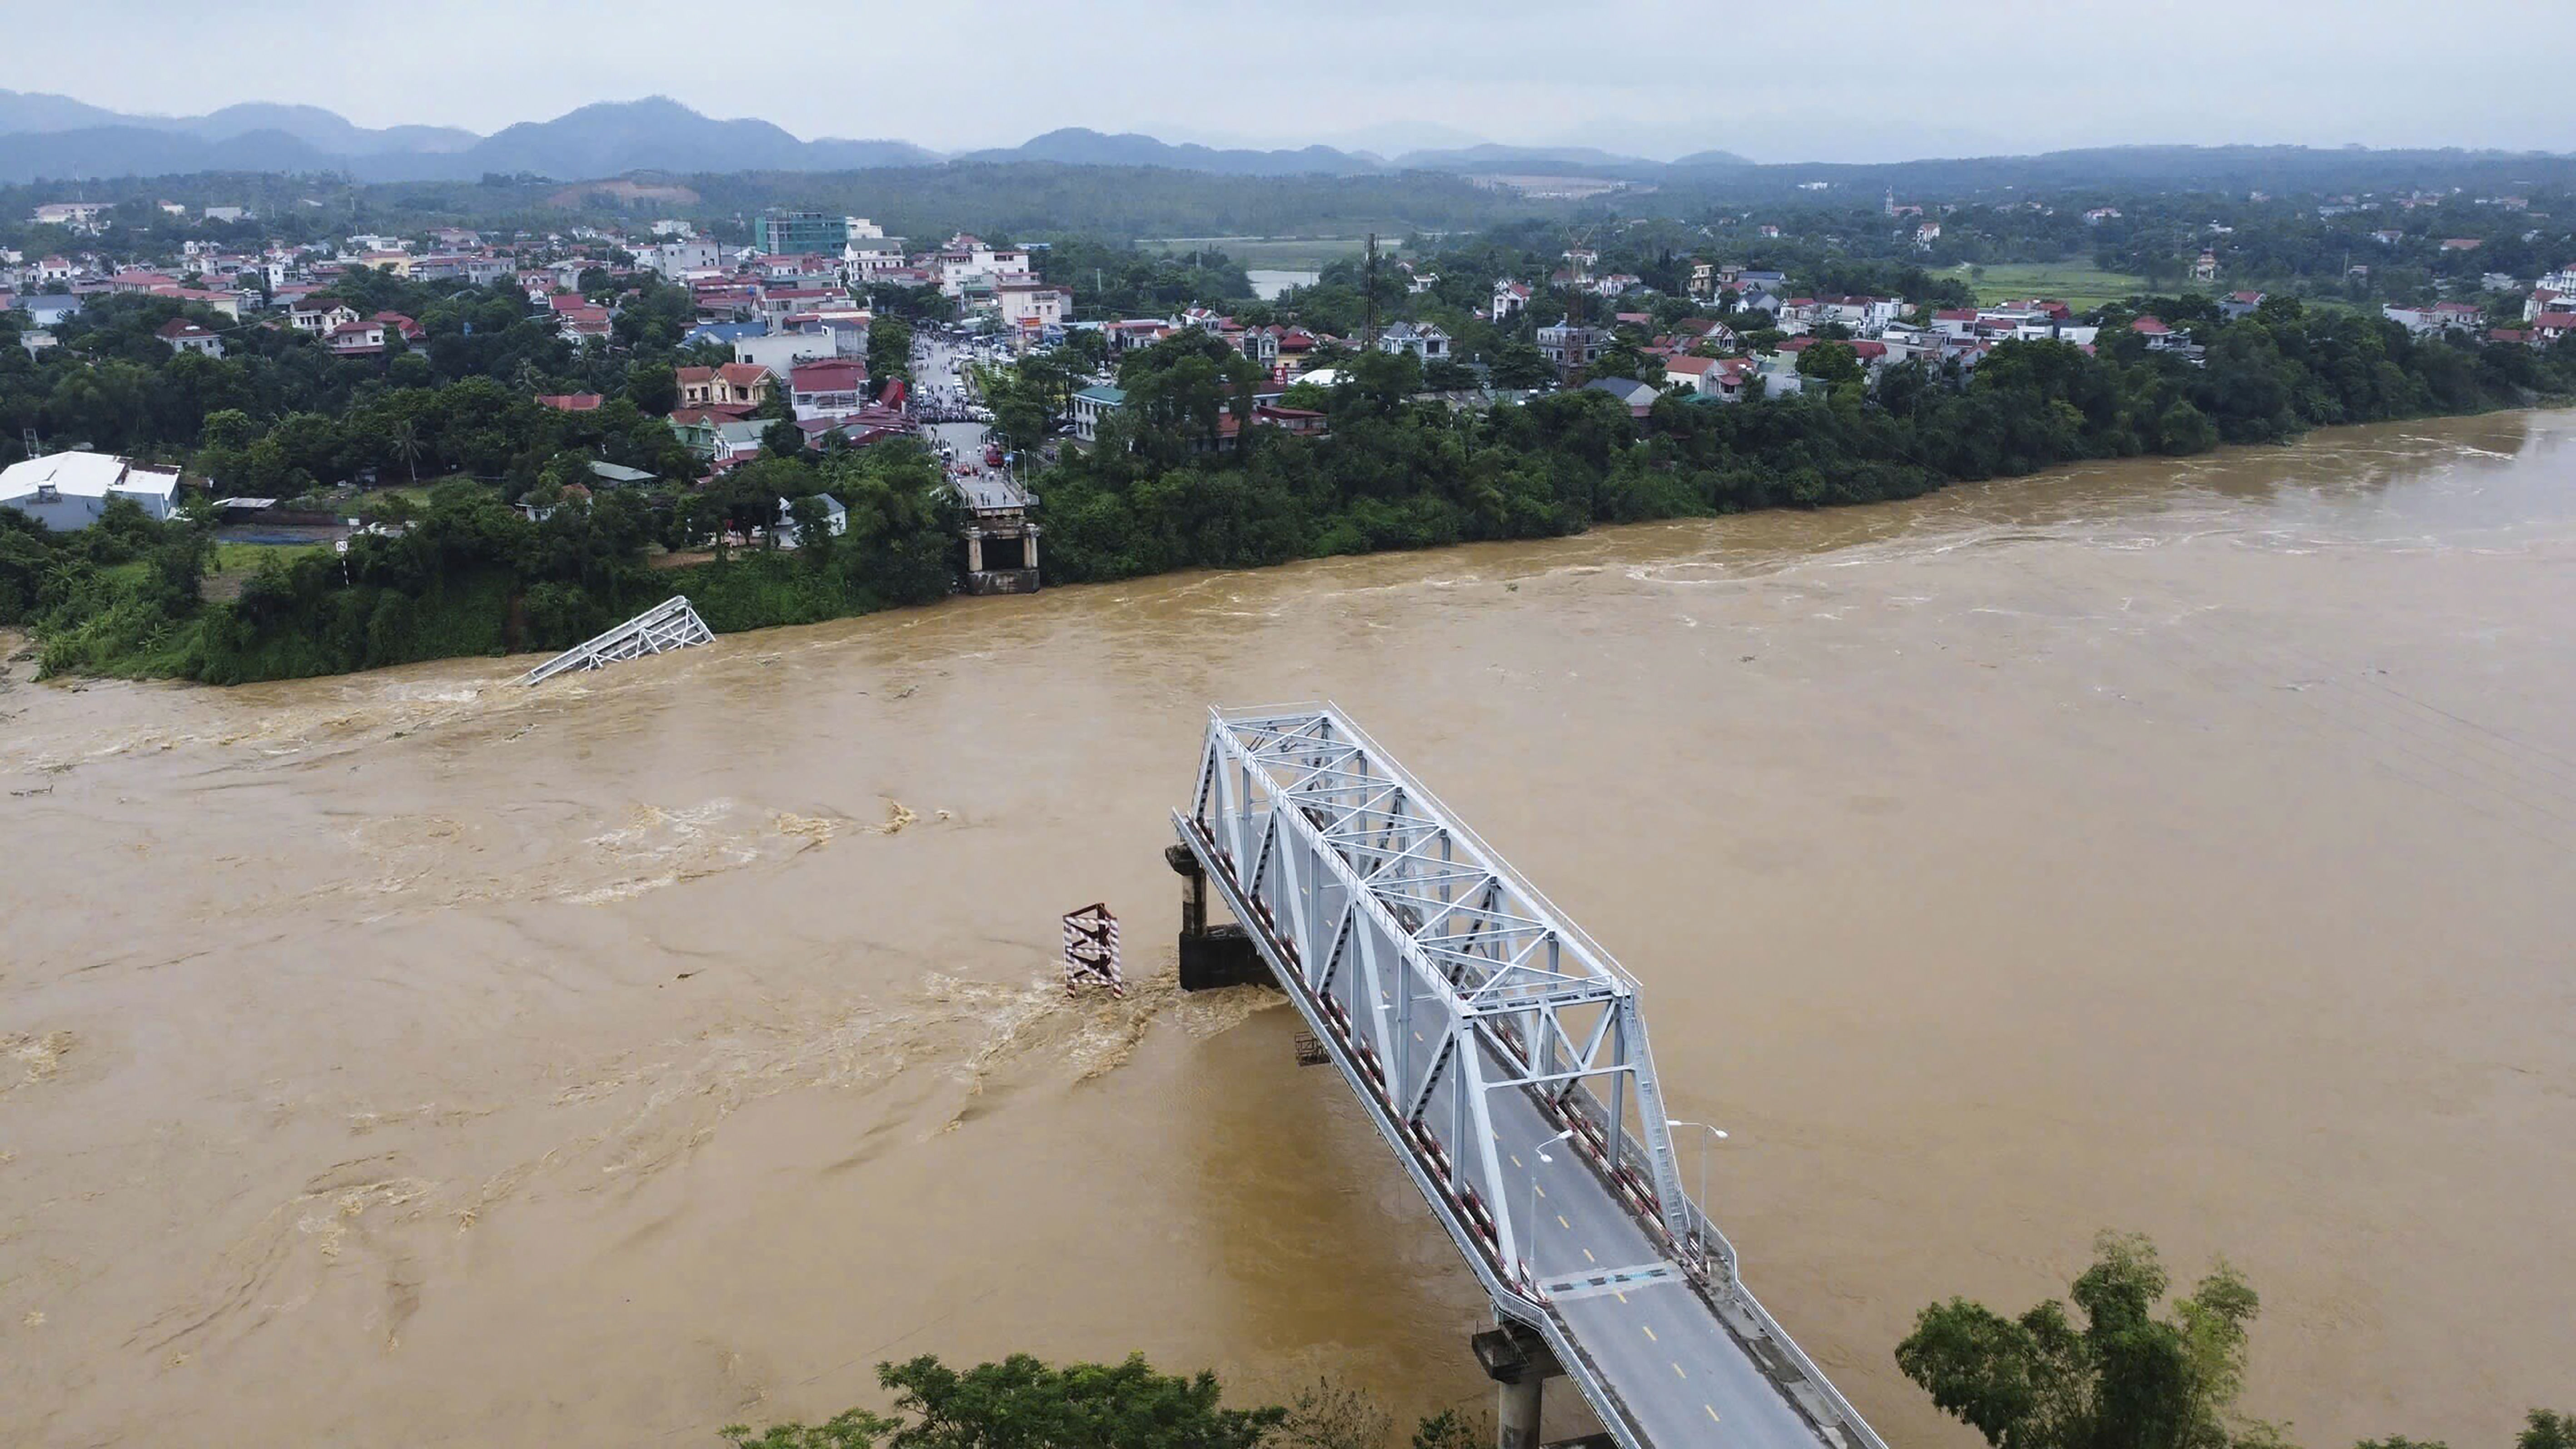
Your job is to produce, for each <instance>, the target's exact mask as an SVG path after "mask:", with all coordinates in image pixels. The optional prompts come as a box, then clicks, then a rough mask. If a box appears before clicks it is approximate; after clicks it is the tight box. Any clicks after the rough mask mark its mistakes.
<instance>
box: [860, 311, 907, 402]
mask: <svg viewBox="0 0 2576 1449" xmlns="http://www.w3.org/2000/svg"><path fill="white" fill-rule="evenodd" d="M868 376H869V377H870V378H872V379H874V380H875V381H876V383H877V385H878V386H879V387H880V388H882V387H883V386H884V385H885V384H887V383H888V382H891V381H893V380H894V379H896V378H898V377H904V378H908V377H910V376H912V324H911V323H909V322H906V321H904V320H903V319H902V318H900V317H888V316H885V315H883V314H882V313H880V314H879V315H877V316H876V317H875V318H873V319H871V320H870V321H869V323H868Z"/></svg>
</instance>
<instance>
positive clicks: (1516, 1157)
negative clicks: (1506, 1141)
mask: <svg viewBox="0 0 2576 1449" xmlns="http://www.w3.org/2000/svg"><path fill="white" fill-rule="evenodd" d="M1520 1165H1521V1159H1520V1154H1519V1153H1514V1154H1512V1166H1514V1167H1518V1166H1520Z"/></svg>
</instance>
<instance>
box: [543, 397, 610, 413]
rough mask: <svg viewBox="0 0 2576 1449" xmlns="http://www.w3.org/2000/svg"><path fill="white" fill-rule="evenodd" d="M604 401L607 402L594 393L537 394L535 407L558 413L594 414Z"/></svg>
mask: <svg viewBox="0 0 2576 1449" xmlns="http://www.w3.org/2000/svg"><path fill="white" fill-rule="evenodd" d="M605 401H607V399H605V398H603V397H601V396H600V395H599V394H598V393H595V392H541V393H538V394H537V405H538V406H539V407H549V408H553V409H554V410H555V411H556V412H559V413H595V412H597V411H599V405H600V404H601V403H603V402H605Z"/></svg>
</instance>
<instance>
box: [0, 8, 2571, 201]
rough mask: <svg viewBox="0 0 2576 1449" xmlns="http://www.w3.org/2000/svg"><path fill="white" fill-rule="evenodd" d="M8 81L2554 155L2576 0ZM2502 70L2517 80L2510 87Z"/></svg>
mask: <svg viewBox="0 0 2576 1449" xmlns="http://www.w3.org/2000/svg"><path fill="white" fill-rule="evenodd" d="M77 9H78V12H79V16H80V24H79V26H78V27H77V28H76V29H74V30H71V31H67V32H64V33H63V34H61V35H59V36H57V37H56V38H55V40H54V41H52V42H49V43H46V44H42V45H10V46H6V47H0V86H5V87H8V88H11V89H15V90H32V91H53V92H59V93H62V94H66V95H71V96H75V97H77V98H79V99H81V100H85V101H90V102H92V103H94V104H98V105H106V106H113V107H115V108H117V109H120V110H129V111H151V112H157V113H163V114H172V113H193V112H199V111H205V110H211V109H213V108H215V107H217V106H222V105H226V104H229V103H232V102H235V101H245V100H276V101H301V102H307V103H311V104H314V105H320V106H327V107H329V108H331V109H332V110H335V111H338V112H340V113H341V114H343V115H345V116H347V117H349V118H350V119H351V120H353V121H356V122H358V123H360V124H362V125H370V126H382V125H389V124H394V123H398V122H414V121H416V122H429V123H437V124H446V125H458V126H465V127H469V128H471V129H473V130H476V131H485V132H488V131H493V130H497V129H499V128H500V127H502V126H505V125H508V124H510V123H511V122H514V121H522V120H543V119H547V118H549V117H552V116H554V115H557V114H560V113H561V112H563V111H566V110H569V109H571V108H572V107H574V106H577V105H581V104H583V103H586V102H589V101H596V100H628V99H633V98H635V97H638V96H644V95H652V94H663V95H669V96H672V97H674V98H676V99H678V100H680V101H683V102H685V103H687V104H688V105H691V106H693V107H695V108H697V109H699V110H701V111H705V112H707V113H708V114H710V115H716V116H758V117H760V118H762V119H765V120H770V121H774V122H776V123H778V124H779V125H781V126H784V127H786V128H787V129H788V130H790V131H793V132H795V133H796V134H797V135H799V136H804V137H809V138H810V137H815V136H853V137H876V136H891V137H899V138H901V139H904V140H909V141H914V142H918V143H920V144H922V145H925V146H929V147H931V148H933V149H937V150H956V149H962V148H966V147H972V146H987V145H1009V144H1014V143H1017V142H1019V141H1023V140H1026V139H1027V138H1028V137H1029V136H1031V135H1033V134H1035V133H1037V132H1040V131H1044V130H1050V129H1053V128H1054V127H1057V126H1091V127H1095V128H1098V129H1101V130H1111V131H1116V130H1138V131H1146V132H1150V133H1152V134H1155V135H1158V136H1161V137H1163V138H1164V139H1166V140H1200V141H1207V142H1211V143H1216V144H1260V145H1282V144H1298V143H1304V142H1308V141H1316V140H1322V141H1327V142H1334V141H1345V140H1350V139H1352V138H1357V139H1358V140H1359V141H1360V142H1361V143H1364V144H1365V143H1376V144H1378V145H1379V146H1380V147H1381V148H1382V149H1383V148H1384V147H1385V146H1387V145H1396V146H1401V145H1406V144H1413V143H1415V142H1417V141H1434V140H1439V139H1442V138H1444V137H1446V138H1449V139H1458V138H1460V137H1461V136H1462V135H1473V136H1477V137H1482V138H1486V139H1491V140H1496V141H1506V142H1519V143H1532V144H1539V143H1545V144H1564V143H1580V144H1587V145H1599V146H1606V147H1610V148H1612V149H1617V150H1622V151H1629V152H1633V153H1637V154H1644V155H1652V156H1657V157H1670V156H1673V155H1677V154H1680V153H1682V152H1687V151H1695V150H1705V149H1710V148H1718V149H1725V150H1732V151H1738V152H1741V153H1743V154H1745V155H1749V156H1752V157H1754V158H1755V159H1757V160H1765V161H1791V160H1854V161H1860V160H1891V159H1900V158H1904V157H1911V156H1923V155H1965V154H1981V153H1991V152H1998V151H2015V152H2019V151H2036V150H2047V149H2054V148H2058V147H2065V146H2084V145H2097V144H2109V143H2123V142H2194V143H2223V142H2231V141H2247V142H2303V143H2308V144H2313V145H2341V144H2344V143H2347V142H2359V143H2362V144H2366V145H2373V146H2415V145H2436V146H2439V145H2458V146H2501V147H2510V148H2517V149H2520V148H2535V149H2544V150H2552V151H2569V150H2576V105H2571V104H2570V103H2569V101H2568V99H2567V96H2568V92H2567V90H2566V88H2565V87H2564V86H2562V85H2558V84H2555V83H2552V82H2550V81H2548V80H2547V79H2546V76H2547V75H2548V74H2550V73H2551V72H2550V70H2549V66H2550V64H2551V63H2552V62H2549V61H2543V60H2542V57H2543V56H2546V55H2554V52H2553V50H2552V49H2551V41H2550V38H2549V37H2550V34H2551V33H2552V32H2554V33H2555V35H2556V37H2557V40H2558V41H2560V42H2563V40H2564V38H2565V36H2566V34H2567V31H2566V26H2567V25H2568V23H2569V21H2570V19H2571V16H2576V0H2444V3H2442V4H2439V5H2432V4H2427V3H2424V0H2233V3H2228V0H2192V3H2178V0H1792V3H1787V4H1779V5H1767V6H1764V5H1748V4H1742V3H1729V4H1719V3H1714V0H1560V3H1548V4H1541V3H1524V0H1482V3H1472V0H1260V3H1251V4H1246V3H1235V0H1198V3H1186V0H1048V3H1044V4H1036V3H1025V0H929V3H924V0H904V3H901V4H891V3H882V0H800V3H796V4H732V5H726V4H710V3H707V0H685V3H682V0H423V3H417V4H412V5H371V4H357V5H351V4H349V3H347V0H220V3H218V4H215V5H212V6H209V5H207V4H205V3H203V0H82V3H80V4H79V5H78V7H77ZM2517 56H2521V57H2528V58H2529V59H2531V60H2532V61H2534V62H2535V65H2534V67H2533V68H2532V69H2530V70H2527V71H2525V70H2522V69H2520V68H2519V67H2518V66H2517V65H2516V63H2515V58H2516V57H2517Z"/></svg>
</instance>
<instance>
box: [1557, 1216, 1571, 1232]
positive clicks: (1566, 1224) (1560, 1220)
mask: <svg viewBox="0 0 2576 1449" xmlns="http://www.w3.org/2000/svg"><path fill="white" fill-rule="evenodd" d="M1556 1225H1557V1226H1558V1227H1560V1228H1563V1229H1565V1230H1566V1231H1567V1232H1569V1233H1570V1232H1572V1231H1574V1224H1572V1223H1569V1222H1567V1221H1566V1220H1565V1214H1563V1213H1558V1214H1557V1215H1556Z"/></svg>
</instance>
